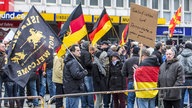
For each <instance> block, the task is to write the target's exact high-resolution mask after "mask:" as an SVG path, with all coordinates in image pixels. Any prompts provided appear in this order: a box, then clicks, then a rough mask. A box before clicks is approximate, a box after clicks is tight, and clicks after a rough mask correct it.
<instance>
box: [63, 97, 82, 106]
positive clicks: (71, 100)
mask: <svg viewBox="0 0 192 108" xmlns="http://www.w3.org/2000/svg"><path fill="white" fill-rule="evenodd" d="M80 99H81V98H80V96H76V97H66V108H79V101H80Z"/></svg>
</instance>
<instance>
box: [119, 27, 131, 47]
mask: <svg viewBox="0 0 192 108" xmlns="http://www.w3.org/2000/svg"><path fill="white" fill-rule="evenodd" d="M128 29H129V25H128V24H127V25H126V26H125V28H124V30H123V32H122V34H121V40H120V42H119V44H120V45H121V46H123V45H125V43H126V40H127V33H128Z"/></svg>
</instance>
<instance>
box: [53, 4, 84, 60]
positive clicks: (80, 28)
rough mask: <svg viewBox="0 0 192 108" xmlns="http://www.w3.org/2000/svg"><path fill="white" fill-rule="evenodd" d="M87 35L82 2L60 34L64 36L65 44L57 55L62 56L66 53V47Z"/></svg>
mask: <svg viewBox="0 0 192 108" xmlns="http://www.w3.org/2000/svg"><path fill="white" fill-rule="evenodd" d="M86 35H87V28H86V25H85V20H84V16H83V11H82V7H81V4H79V5H78V6H77V7H76V8H75V9H74V10H73V12H72V13H71V15H70V16H69V18H68V19H67V21H66V22H65V24H64V26H63V28H62V30H61V31H60V33H59V36H60V37H61V38H63V44H62V45H61V47H60V49H58V50H57V51H58V52H57V56H58V57H61V56H63V55H64V54H65V53H66V49H67V48H68V47H70V46H71V45H73V44H75V43H77V42H78V41H80V40H81V39H82V38H83V37H84V36H86Z"/></svg>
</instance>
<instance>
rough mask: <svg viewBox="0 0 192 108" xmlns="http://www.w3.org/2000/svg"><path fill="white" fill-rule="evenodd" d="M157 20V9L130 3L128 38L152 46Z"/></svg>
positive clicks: (153, 44)
mask: <svg viewBox="0 0 192 108" xmlns="http://www.w3.org/2000/svg"><path fill="white" fill-rule="evenodd" d="M157 20H158V12H157V11H155V10H152V9H149V8H147V7H144V6H140V5H137V4H134V3H131V13H130V23H129V33H128V38H129V39H132V40H135V41H138V42H141V43H142V44H144V45H147V46H150V47H154V46H155V39H156V29H157Z"/></svg>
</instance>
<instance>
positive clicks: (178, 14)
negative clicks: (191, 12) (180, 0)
mask: <svg viewBox="0 0 192 108" xmlns="http://www.w3.org/2000/svg"><path fill="white" fill-rule="evenodd" d="M180 22H181V6H180V7H179V8H178V9H177V11H176V13H175V15H174V16H173V17H172V19H171V20H170V23H169V32H170V34H169V37H170V38H172V37H173V33H174V30H175V26H176V24H180Z"/></svg>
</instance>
